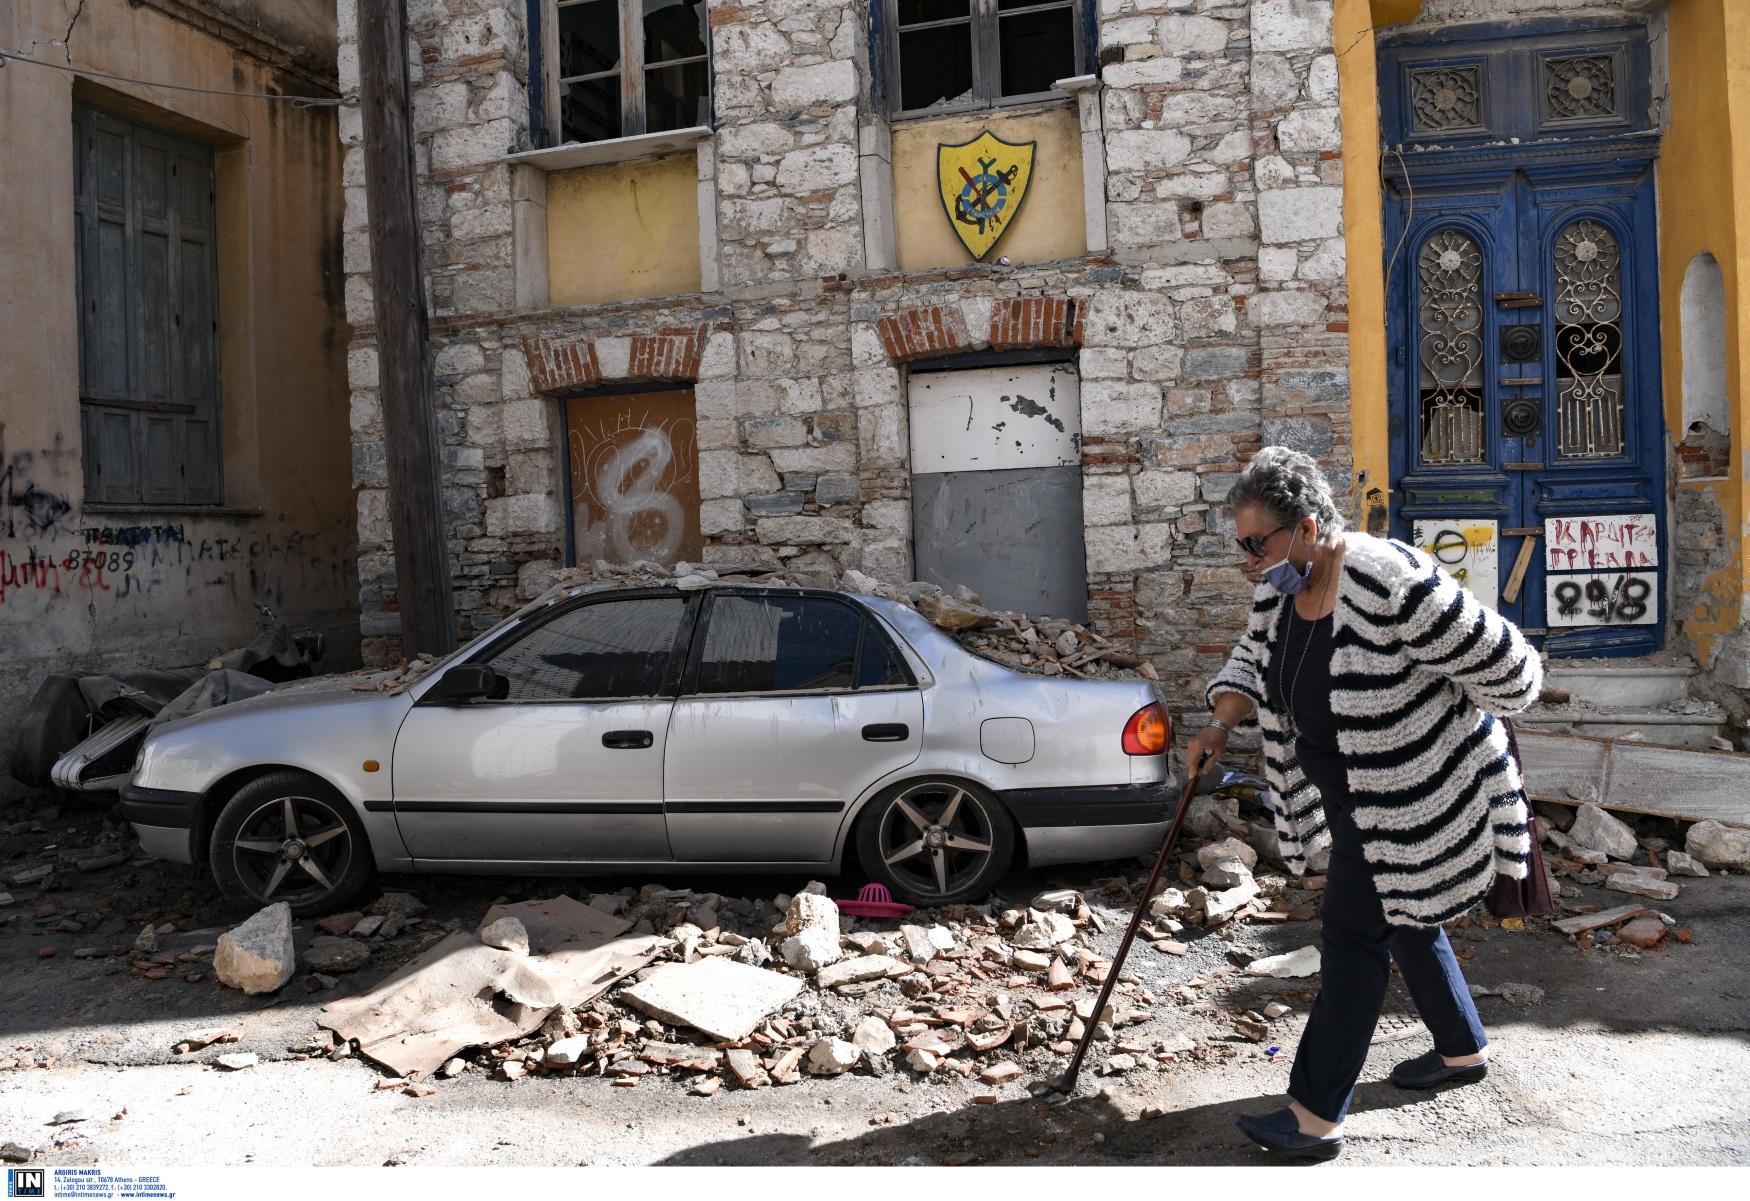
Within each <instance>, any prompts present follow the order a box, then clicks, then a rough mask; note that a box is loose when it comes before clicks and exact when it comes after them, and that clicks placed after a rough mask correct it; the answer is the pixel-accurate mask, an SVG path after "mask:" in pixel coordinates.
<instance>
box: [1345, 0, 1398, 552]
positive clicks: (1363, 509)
mask: <svg viewBox="0 0 1750 1201" xmlns="http://www.w3.org/2000/svg"><path fill="white" fill-rule="evenodd" d="M1393 3H1395V8H1392V9H1391V11H1390V12H1388V13H1382V14H1380V15H1381V16H1382V17H1387V18H1389V19H1390V20H1405V19H1407V18H1408V17H1412V16H1414V15H1415V12H1414V11H1413V10H1414V9H1415V8H1419V7H1420V0H1412V2H1411V3H1409V4H1406V3H1405V2H1404V0H1374V3H1373V5H1372V7H1371V8H1370V6H1369V4H1368V0H1337V2H1336V5H1335V7H1334V9H1333V10H1332V15H1331V32H1332V36H1333V40H1334V42H1335V43H1336V45H1337V46H1338V47H1339V48H1343V47H1346V48H1347V49H1344V50H1343V53H1342V54H1340V55H1339V56H1338V58H1337V80H1338V90H1339V98H1338V105H1339V109H1340V111H1341V113H1342V118H1343V232H1344V236H1345V238H1346V240H1347V242H1348V253H1349V260H1348V261H1349V278H1348V283H1349V397H1350V437H1351V439H1352V452H1351V453H1352V454H1353V456H1354V464H1353V468H1354V472H1355V521H1356V524H1357V525H1359V526H1360V527H1361V528H1362V529H1365V530H1370V531H1372V532H1376V533H1381V534H1383V533H1384V532H1385V522H1386V506H1387V505H1388V504H1389V503H1390V492H1391V482H1392V481H1391V480H1390V478H1389V475H1390V469H1389V464H1390V461H1391V460H1390V454H1391V425H1390V417H1389V412H1388V407H1387V403H1386V356H1385V258H1384V247H1383V243H1384V236H1385V235H1384V227H1383V225H1382V224H1381V217H1380V204H1381V199H1382V197H1381V195H1380V185H1379V89H1378V86H1377V82H1376V71H1375V56H1374V44H1373V28H1374V21H1375V13H1376V11H1377V10H1378V9H1380V8H1381V7H1382V5H1383V6H1385V7H1387V8H1391V5H1392V4H1393ZM1404 10H1409V11H1404ZM1382 23H1383V21H1382Z"/></svg>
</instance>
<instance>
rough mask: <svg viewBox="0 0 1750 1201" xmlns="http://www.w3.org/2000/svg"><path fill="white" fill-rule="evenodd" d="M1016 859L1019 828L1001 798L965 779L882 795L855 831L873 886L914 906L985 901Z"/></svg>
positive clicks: (913, 783)
mask: <svg viewBox="0 0 1750 1201" xmlns="http://www.w3.org/2000/svg"><path fill="white" fill-rule="evenodd" d="M1014 855H1015V825H1014V822H1013V821H1011V820H1010V819H1009V815H1008V812H1007V811H1006V810H1005V809H1004V808H1003V807H1002V805H1001V804H1000V803H999V802H998V801H997V800H996V798H995V797H993V796H991V795H990V794H989V793H987V792H985V791H984V790H983V789H980V788H977V787H975V786H973V785H971V784H968V783H966V782H965V781H963V780H910V781H907V782H906V783H904V784H900V785H897V786H895V787H893V788H891V789H889V790H887V791H886V792H884V793H882V794H881V795H880V796H878V797H876V798H875V800H874V801H872V802H871V803H870V805H869V808H868V810H867V811H866V812H865V813H864V815H863V820H862V822H861V823H860V824H859V826H858V828H857V859H858V861H859V862H860V863H861V864H862V865H863V870H864V871H865V872H867V873H868V875H869V878H870V879H871V880H877V881H879V882H881V883H883V884H885V885H887V888H888V890H889V891H890V892H892V893H893V894H894V895H895V896H896V897H898V898H900V899H903V900H905V901H908V902H910V903H912V904H914V905H926V906H928V905H944V904H949V903H952V902H956V901H965V900H970V899H971V898H973V897H977V896H983V895H984V894H985V893H987V892H989V891H990V890H991V889H992V888H993V887H995V886H996V883H997V881H998V880H1001V879H1002V878H1003V873H1005V872H1007V871H1008V870H1009V862H1010V861H1011V860H1012V859H1013V858H1014Z"/></svg>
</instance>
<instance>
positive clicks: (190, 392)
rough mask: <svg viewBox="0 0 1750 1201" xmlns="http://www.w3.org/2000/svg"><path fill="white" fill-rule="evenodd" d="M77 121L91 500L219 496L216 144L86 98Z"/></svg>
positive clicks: (193, 500) (82, 365)
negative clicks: (133, 119) (169, 131)
mask: <svg viewBox="0 0 1750 1201" xmlns="http://www.w3.org/2000/svg"><path fill="white" fill-rule="evenodd" d="M73 127H74V136H75V150H74V155H75V163H74V168H75V169H74V181H75V182H74V213H75V223H76V229H77V238H76V243H77V263H78V268H77V270H78V296H79V377H80V400H81V411H82V418H81V420H82V424H83V433H84V444H85V486H86V497H87V499H88V500H92V501H99V502H109V503H118V504H127V503H142V504H217V503H219V502H220V500H221V499H222V490H221V479H220V471H219V356H218V304H217V288H218V272H217V269H216V264H215V252H216V250H215V244H214V243H215V239H214V219H213V152H212V149H211V148H210V147H208V146H205V145H202V144H201V143H199V142H191V141H187V140H185V139H181V138H176V137H172V136H171V135H169V134H165V133H162V132H160V131H158V130H154V129H150V128H148V127H146V126H143V125H137V124H135V123H133V122H131V121H126V120H123V119H122V118H120V117H117V116H114V115H113V114H110V113H106V112H102V111H100V110H98V109H94V108H88V107H86V106H84V105H76V106H75V107H74V109H73Z"/></svg>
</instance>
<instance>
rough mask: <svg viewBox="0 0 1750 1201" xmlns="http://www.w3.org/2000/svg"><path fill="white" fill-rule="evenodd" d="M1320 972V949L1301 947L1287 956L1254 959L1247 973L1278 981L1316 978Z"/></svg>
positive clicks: (1247, 968) (1247, 967)
mask: <svg viewBox="0 0 1750 1201" xmlns="http://www.w3.org/2000/svg"><path fill="white" fill-rule="evenodd" d="M1318 970H1319V949H1318V948H1317V947H1301V948H1300V949H1299V950H1297V951H1289V952H1288V953H1287V954H1285V955H1268V956H1265V957H1264V958H1263V959H1254V960H1252V962H1251V963H1250V964H1248V965H1247V966H1246V969H1245V972H1246V975H1248V976H1272V977H1275V978H1276V979H1278V980H1288V979H1294V978H1297V977H1300V976H1314V975H1317V974H1318Z"/></svg>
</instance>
